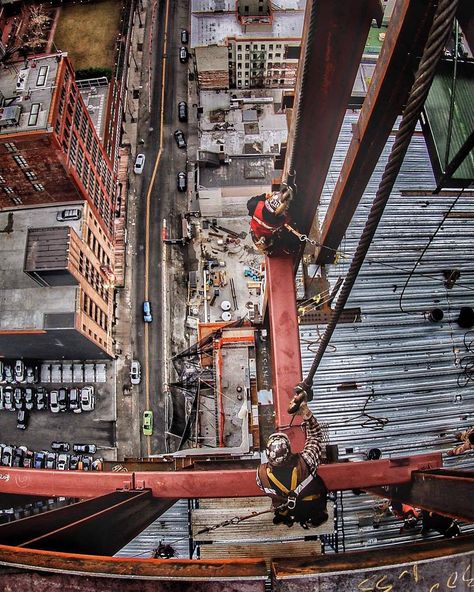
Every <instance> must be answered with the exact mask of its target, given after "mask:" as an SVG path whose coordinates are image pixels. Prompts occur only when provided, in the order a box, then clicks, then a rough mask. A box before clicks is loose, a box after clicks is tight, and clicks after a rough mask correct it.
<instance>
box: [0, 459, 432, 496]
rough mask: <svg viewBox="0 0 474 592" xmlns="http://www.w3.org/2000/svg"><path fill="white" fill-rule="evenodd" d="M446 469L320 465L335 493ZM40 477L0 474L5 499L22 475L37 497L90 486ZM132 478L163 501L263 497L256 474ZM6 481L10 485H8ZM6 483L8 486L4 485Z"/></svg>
mask: <svg viewBox="0 0 474 592" xmlns="http://www.w3.org/2000/svg"><path fill="white" fill-rule="evenodd" d="M442 466H443V462H442V458H441V453H437V452H433V453H429V454H418V455H415V456H407V457H403V458H390V459H383V460H376V461H362V462H357V463H351V462H348V463H335V464H330V465H321V466H320V467H319V469H318V474H319V475H320V476H321V478H322V479H323V480H324V482H325V484H326V487H327V488H328V489H330V490H344V489H365V488H367V487H377V486H379V485H392V484H394V483H407V482H409V481H410V479H411V474H412V472H413V471H416V470H429V469H438V468H440V467H442ZM38 473H41V471H35V470H34V469H13V468H8V467H2V470H1V473H0V493H2V492H6V493H16V491H17V489H16V487H17V486H16V485H15V482H18V480H19V475H21V481H22V483H23V484H27V486H28V487H29V490H30V492H31V493H32V494H35V495H48V496H51V495H56V496H58V495H64V493H63V490H62V488H61V486H63V487H64V489H65V490H66V491H70V490H71V489H74V491H75V496H76V497H86V496H87V494H88V492H89V486H90V482H89V480H88V479H85V478H84V477H85V476H86V475H87V473H83V472H82V471H69V472H67V473H66V474H65V475H61V479H60V482H59V483H56V484H55V485H54V488H53V491H54V494H52V493H50V492H51V488H48V486H47V483H46V482H45V481H44V480H43V481H41V480H39V479H37V474H38ZM50 473H52V474H51V476H50V480H51V481H54V480H55V477H56V475H57V474H58V473H60V471H50ZM110 475H111V473H99V474H98V483H100V478H101V477H103V478H104V479H103V482H102V485H103V489H102V491H101V493H102V494H106V493H110V491H111V490H110V489H108V488H109V487H110V480H109V479H108V477H109V476H110ZM128 476H129V477H132V479H133V482H134V484H135V487H134V488H135V489H136V490H140V489H150V490H151V492H152V494H153V496H155V497H158V498H167V499H178V498H200V497H202V498H214V497H247V496H253V495H257V496H258V495H263V493H262V491H261V490H260V489H259V488H258V487H257V485H256V483H255V470H253V469H237V470H225V469H222V470H211V471H205V470H203V471H161V472H159V471H141V472H140V471H137V472H135V473H128ZM5 477H8V480H7V481H5ZM1 479H3V480H1Z"/></svg>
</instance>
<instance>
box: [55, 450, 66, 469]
mask: <svg viewBox="0 0 474 592" xmlns="http://www.w3.org/2000/svg"><path fill="white" fill-rule="evenodd" d="M56 469H57V470H58V471H67V470H68V469H69V454H64V453H63V454H58V457H57V459H56Z"/></svg>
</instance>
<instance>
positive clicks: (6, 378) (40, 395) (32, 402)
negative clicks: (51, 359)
mask: <svg viewBox="0 0 474 592" xmlns="http://www.w3.org/2000/svg"><path fill="white" fill-rule="evenodd" d="M38 380H39V369H38V366H37V365H34V364H31V365H25V363H24V362H23V360H16V361H15V362H3V361H0V410H5V411H12V412H16V413H17V428H18V429H21V430H25V429H26V428H27V427H28V422H29V415H30V412H31V411H45V410H49V411H50V412H51V413H59V412H65V411H72V412H74V413H82V412H83V411H85V412H88V411H93V410H94V408H95V390H94V387H93V386H90V385H86V386H83V387H81V388H65V387H60V388H57V389H55V388H52V389H50V390H47V389H45V388H44V387H43V386H42V385H38V384H37V383H38Z"/></svg>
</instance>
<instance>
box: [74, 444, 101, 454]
mask: <svg viewBox="0 0 474 592" xmlns="http://www.w3.org/2000/svg"><path fill="white" fill-rule="evenodd" d="M72 449H73V450H74V452H81V453H83V454H95V453H96V452H97V446H96V445H95V444H73V446H72Z"/></svg>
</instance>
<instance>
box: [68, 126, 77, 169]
mask: <svg viewBox="0 0 474 592" xmlns="http://www.w3.org/2000/svg"><path fill="white" fill-rule="evenodd" d="M76 154H77V136H76V134H74V133H73V134H72V136H71V147H70V149H69V162H70V163H71V164H72V165H73V166H74V165H75V164H76Z"/></svg>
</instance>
